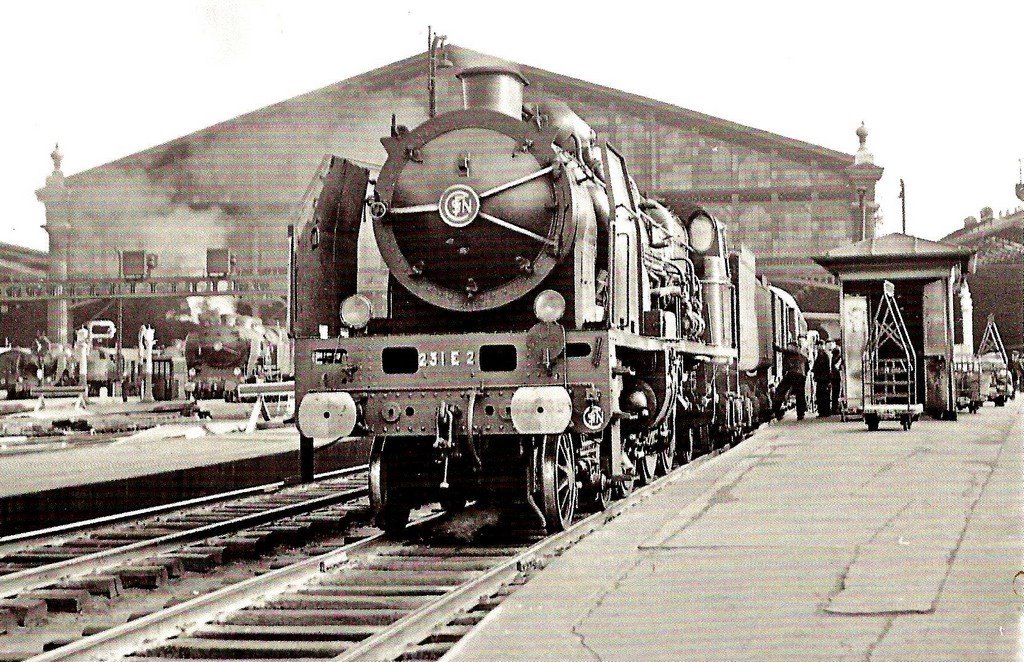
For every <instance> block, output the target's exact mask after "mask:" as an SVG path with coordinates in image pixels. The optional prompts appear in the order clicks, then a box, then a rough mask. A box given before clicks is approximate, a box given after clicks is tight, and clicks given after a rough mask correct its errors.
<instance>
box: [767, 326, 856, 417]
mask: <svg viewBox="0 0 1024 662" xmlns="http://www.w3.org/2000/svg"><path fill="white" fill-rule="evenodd" d="M775 349H776V350H778V351H779V352H782V373H783V375H782V381H781V382H779V386H778V388H776V389H775V399H774V401H773V402H772V409H773V410H774V412H775V418H777V419H781V418H782V416H783V414H784V413H785V412H784V410H783V405H784V404H785V403H786V400H787V399H788V398H789V396H790V395H793V396H795V397H796V418H797V420H803V418H804V415H805V414H806V413H807V394H806V384H807V370H808V368H810V370H811V376H812V379H813V381H814V390H815V402H816V404H817V407H818V418H823V417H825V416H831V415H833V414H837V413H839V394H840V389H841V386H842V381H843V353H842V351H841V350H840V349H839V346H838V345H837V344H836V343H835V342H833V341H831V340H827V341H825V342H823V343H822V344H821V345H820V346H819V347H818V351H817V354H816V356H815V357H814V363H813V364H812V363H811V362H810V361H809V360H808V358H807V355H806V354H805V353H804V352H803V351H802V350H801V349H800V345H799V343H797V342H796V341H791V342H790V343H789V345H788V346H787V347H779V346H778V345H776V347H775Z"/></svg>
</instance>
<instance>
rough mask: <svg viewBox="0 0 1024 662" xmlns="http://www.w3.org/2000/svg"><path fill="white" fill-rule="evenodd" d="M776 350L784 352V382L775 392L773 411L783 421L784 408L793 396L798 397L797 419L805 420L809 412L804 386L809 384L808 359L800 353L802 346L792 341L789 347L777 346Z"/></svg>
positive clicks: (780, 383)
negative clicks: (805, 415)
mask: <svg viewBox="0 0 1024 662" xmlns="http://www.w3.org/2000/svg"><path fill="white" fill-rule="evenodd" d="M775 350H776V351H778V352H782V373H783V375H782V381H781V382H779V388H778V390H776V391H775V402H773V403H772V409H774V410H775V418H777V419H778V420H782V416H783V413H784V412H783V409H782V406H783V405H784V404H785V402H786V398H788V397H789V396H790V395H791V394H792V395H795V396H796V419H797V420H798V421H800V420H803V418H804V414H805V413H806V412H807V396H806V394H805V393H804V385H805V383H806V382H807V363H808V361H807V357H806V356H804V353H803V352H801V351H800V345H799V344H797V342H796V341H795V340H791V341H790V343H789V346H788V347H779V346H778V345H776V346H775Z"/></svg>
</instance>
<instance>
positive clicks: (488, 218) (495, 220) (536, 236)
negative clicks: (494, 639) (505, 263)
mask: <svg viewBox="0 0 1024 662" xmlns="http://www.w3.org/2000/svg"><path fill="white" fill-rule="evenodd" d="M477 216H479V217H480V218H482V219H484V220H485V221H490V222H491V223H494V224H495V225H500V226H501V227H503V228H505V229H506V230H512V231H513V232H518V233H519V234H522V235H526V236H527V237H530V238H531V239H536V240H537V241H539V242H541V243H544V244H554V243H555V242H553V241H551V240H550V239H548V238H547V237H542V236H540V235H539V234H537V233H536V232H532V231H530V230H527V229H526V228H521V227H519V226H518V225H515V224H514V223H509V222H508V221H503V220H501V219H500V218H498V217H497V216H491V215H490V214H486V213H484V212H478V213H477Z"/></svg>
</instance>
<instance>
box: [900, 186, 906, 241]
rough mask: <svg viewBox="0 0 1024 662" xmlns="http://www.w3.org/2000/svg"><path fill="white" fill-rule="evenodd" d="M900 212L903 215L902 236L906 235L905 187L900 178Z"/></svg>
mask: <svg viewBox="0 0 1024 662" xmlns="http://www.w3.org/2000/svg"><path fill="white" fill-rule="evenodd" d="M900 210H901V211H902V213H903V234H907V187H906V185H904V184H903V178H902V177H900Z"/></svg>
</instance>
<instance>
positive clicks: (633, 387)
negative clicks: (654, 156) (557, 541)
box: [292, 68, 806, 530]
mask: <svg viewBox="0 0 1024 662" xmlns="http://www.w3.org/2000/svg"><path fill="white" fill-rule="evenodd" d="M459 77H460V79H461V80H462V83H463V88H464V97H465V109H464V110H460V111H454V112H450V113H446V114H443V115H440V116H437V117H435V118H432V119H430V120H428V121H426V122H425V123H423V124H421V125H420V126H418V127H416V128H415V129H412V130H409V129H407V128H406V127H403V126H397V125H394V123H393V126H392V131H391V135H390V136H389V137H386V138H384V139H382V142H383V144H384V147H385V149H386V150H387V154H388V158H387V161H386V163H385V164H384V166H383V168H382V169H381V171H380V173H379V176H378V177H377V179H376V182H375V183H374V185H373V186H370V179H369V172H368V170H366V169H365V168H362V167H360V166H359V165H357V164H356V163H354V162H350V161H347V160H344V159H340V158H333V159H329V160H327V161H326V162H325V165H324V167H323V169H322V171H321V172H320V173H318V175H317V178H316V179H315V180H314V187H313V188H312V189H311V192H310V196H309V199H308V200H307V212H308V213H309V214H310V217H311V220H310V222H309V223H308V224H307V226H306V227H305V228H304V229H303V232H302V233H301V235H300V237H299V239H298V241H297V245H296V248H295V258H294V264H295V269H294V275H293V281H294V288H295V290H294V295H293V297H292V301H293V306H294V309H293V311H292V319H293V323H294V329H293V331H294V334H295V338H296V340H295V366H296V381H297V388H296V395H297V397H298V398H299V399H300V404H299V410H298V425H299V429H300V431H301V433H302V434H303V435H304V436H306V437H314V438H325V437H329V438H339V437H343V436H348V435H351V434H353V433H356V434H361V435H369V436H371V437H372V438H373V444H372V450H371V454H370V467H371V472H370V488H371V502H372V505H373V507H374V509H375V511H376V512H377V519H378V524H380V525H381V526H383V527H384V528H385V529H388V530H394V529H398V528H401V527H403V526H404V525H405V524H406V522H407V520H408V516H409V512H410V509H411V508H412V507H414V506H417V505H420V504H424V503H429V502H436V501H439V502H440V503H441V504H442V505H443V506H444V507H445V508H448V509H459V508H461V507H463V506H464V505H465V504H466V502H467V500H468V499H478V500H484V501H490V502H492V503H496V504H503V505H511V504H518V506H519V508H521V509H522V511H523V512H527V513H532V514H533V515H534V516H535V518H536V520H537V521H538V522H542V523H543V525H544V526H546V527H547V528H548V529H549V530H559V529H562V528H564V527H565V526H567V525H568V523H569V522H570V521H571V519H572V517H573V515H574V513H575V511H576V510H577V507H578V506H579V505H580V504H584V505H589V506H594V507H598V508H600V507H603V506H604V505H606V504H607V502H608V501H609V499H611V498H612V497H613V495H615V494H619V495H621V494H624V493H626V492H628V491H629V490H630V489H631V488H632V486H633V485H634V483H635V482H637V481H640V482H643V481H646V480H649V479H650V478H651V477H652V476H653V475H655V474H657V473H661V472H665V471H667V470H668V469H670V468H671V467H672V465H673V464H674V462H675V461H676V458H677V457H681V458H682V459H689V458H690V457H692V456H693V455H694V454H696V453H699V452H702V451H704V450H707V449H709V448H711V447H712V446H713V445H715V444H716V443H728V442H730V441H735V440H738V439H740V438H742V436H743V435H744V434H745V433H747V432H749V431H750V430H752V429H753V428H755V427H756V426H757V425H758V424H759V423H760V422H761V421H763V420H766V419H767V417H768V415H769V413H770V404H769V402H770V396H771V386H772V380H773V379H774V378H775V377H776V375H774V374H773V373H774V371H775V367H774V364H775V358H776V354H775V351H774V348H773V344H774V343H778V344H785V343H786V341H788V340H790V339H793V338H795V336H796V335H797V334H798V333H800V331H801V330H805V329H806V325H805V324H803V322H802V317H801V316H800V314H799V310H797V309H795V303H794V302H793V301H792V298H791V297H783V296H780V292H779V291H777V290H772V289H770V288H769V287H768V286H767V284H766V283H764V282H761V281H760V280H759V279H758V278H757V276H756V273H755V264H754V258H753V255H752V254H750V253H749V252H747V251H743V250H741V251H739V252H735V253H733V252H730V250H729V247H728V244H727V238H726V233H725V228H724V227H723V226H722V225H721V224H720V223H719V222H718V221H717V220H716V219H715V218H714V216H713V215H712V214H710V213H709V212H708V211H706V210H705V209H703V208H701V207H700V206H697V205H687V206H685V207H683V208H678V209H676V210H675V211H676V213H672V212H671V211H669V210H668V209H667V208H665V207H664V206H663V205H661V204H659V203H658V202H657V201H655V200H652V199H650V198H647V197H645V196H643V195H642V194H641V193H640V192H639V191H638V190H637V187H636V185H635V183H634V182H633V180H632V179H631V178H630V177H629V175H628V173H627V171H626V164H625V163H624V161H623V159H622V158H621V156H620V155H619V154H618V153H617V152H616V151H615V150H614V148H613V147H612V146H610V145H608V144H607V143H599V142H598V141H597V139H596V136H595V134H594V132H593V130H592V129H591V128H590V127H589V126H588V125H587V124H586V123H585V122H584V121H583V120H582V119H581V118H579V117H578V116H577V115H576V114H575V113H573V112H572V111H571V110H570V109H569V108H568V107H567V106H566V105H565V104H563V103H560V102H544V103H539V104H533V105H530V106H526V107H524V105H523V96H522V95H523V87H524V85H525V84H526V81H525V79H524V78H523V77H522V76H521V75H519V74H518V73H516V72H514V71H509V70H504V69H501V68H473V69H467V70H464V71H462V73H461V74H460V75H459ZM368 193H369V195H368ZM367 216H368V217H369V218H366V217H367ZM364 220H366V221H367V222H363V221H364ZM371 220H372V223H371V222H369V221H371ZM382 273H383V277H382ZM382 283H383V287H381V284H382ZM339 311H340V316H339Z"/></svg>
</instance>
